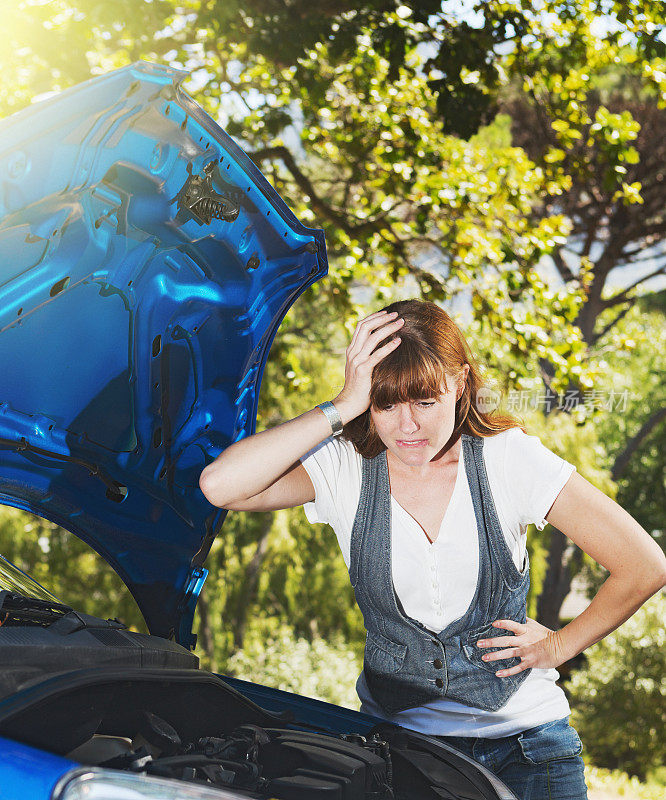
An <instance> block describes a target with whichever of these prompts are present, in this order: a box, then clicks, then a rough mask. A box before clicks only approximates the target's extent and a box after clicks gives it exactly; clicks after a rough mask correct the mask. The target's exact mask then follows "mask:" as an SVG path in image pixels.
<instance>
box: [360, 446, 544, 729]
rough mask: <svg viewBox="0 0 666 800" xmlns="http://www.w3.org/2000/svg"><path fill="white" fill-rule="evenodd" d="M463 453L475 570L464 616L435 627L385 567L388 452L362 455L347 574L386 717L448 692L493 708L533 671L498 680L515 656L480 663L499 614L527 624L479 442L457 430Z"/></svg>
mask: <svg viewBox="0 0 666 800" xmlns="http://www.w3.org/2000/svg"><path fill="white" fill-rule="evenodd" d="M461 458H463V462H464V465H465V471H466V473H467V480H468V483H469V488H470V492H471V495H472V503H473V506H474V514H475V516H476V524H477V530H478V536H479V573H478V577H477V584H476V591H475V593H474V597H473V599H472V602H471V604H470V606H469V608H468V609H467V611H466V612H465V614H463V616H462V617H460V618H459V619H457V620H455V621H454V622H452V623H451V624H450V625H448V626H447V627H446V628H445V629H444V630H443V631H440V632H439V633H435V632H434V631H430V630H429V629H428V628H426V627H425V626H424V625H423V624H422V623H420V622H418V621H417V620H415V619H412V618H411V617H408V616H407V615H406V614H405V612H404V610H403V608H402V605H401V603H400V601H399V599H398V597H397V595H396V593H395V589H394V587H393V577H392V573H391V503H390V501H391V495H390V485H389V474H388V463H387V460H386V451H385V450H384V451H382V452H381V453H379V455H377V456H375V457H374V458H371V459H366V458H363V459H362V481H361V496H360V499H359V504H358V508H357V510H356V517H355V519H354V526H353V528H352V533H351V550H350V565H349V574H350V578H351V582H352V586H353V587H354V592H355V594H356V602H357V603H358V605H359V607H360V609H361V612H362V613H363V620H364V623H365V627H366V631H367V635H366V642H365V657H364V662H363V672H364V675H365V680H366V683H367V685H368V688H369V689H370V692H371V693H372V696H373V698H374V699H375V700H376V702H377V703H378V704H379V705H380V706H381V707H382V708H383V709H384V710H385V711H386V712H388V713H389V714H395V713H397V712H398V711H404V710H405V709H406V708H413V707H414V706H419V705H422V704H424V703H429V702H432V701H433V700H438V699H443V698H447V699H449V700H455V701H457V702H459V703H463V704H464V705H467V706H473V707H475V708H481V709H484V710H486V711H497V710H498V709H499V708H501V707H502V706H503V705H504V704H505V703H506V702H507V700H508V699H509V698H510V697H511V695H512V694H514V692H515V691H516V690H517V689H518V687H519V686H520V684H521V683H522V682H523V681H524V680H525V678H526V677H527V675H528V673H529V672H530V670H529V669H528V670H524V671H523V672H519V673H518V674H517V675H512V676H509V677H504V678H498V677H497V676H496V675H495V672H496V671H497V670H500V669H508V668H509V667H513V666H515V665H517V664H518V663H520V662H519V659H518V658H508V659H501V660H499V661H490V662H485V661H482V660H481V656H482V655H483V654H484V653H489V652H494V651H496V650H499V649H501V648H478V647H477V646H476V642H477V641H478V640H479V639H483V638H486V637H490V636H512V635H513V634H510V633H509V631H506V630H503V629H500V628H493V627H492V625H491V623H492V622H494V620H496V619H513V620H515V621H517V622H520V623H524V622H525V619H526V597H527V590H528V588H529V582H530V578H529V563H528V560H527V556H526V557H525V559H526V560H525V565H524V568H523V572H522V573H521V572H519V571H518V570H517V569H516V566H515V564H514V562H513V558H512V557H511V552H510V551H509V547H508V545H507V543H506V540H505V538H504V534H503V533H502V529H501V527H500V522H499V519H498V517H497V511H496V510H495V504H494V502H493V498H492V495H491V492H490V485H489V483H488V476H487V474H486V468H485V464H484V461H483V438H480V437H477V436H470V435H468V434H462V450H461Z"/></svg>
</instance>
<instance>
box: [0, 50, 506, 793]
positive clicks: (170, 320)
mask: <svg viewBox="0 0 666 800" xmlns="http://www.w3.org/2000/svg"><path fill="white" fill-rule="evenodd" d="M184 77H185V75H184V73H182V72H180V71H177V70H174V69H171V68H169V67H165V66H160V65H155V64H148V63H137V64H134V65H132V66H130V67H127V68H125V69H121V70H118V71H116V72H112V73H110V74H108V75H104V76H102V77H99V78H94V79H93V80H90V81H87V82H86V83H83V84H81V85H79V86H77V87H74V88H73V89H70V90H68V91H65V92H63V93H62V94H60V95H58V96H56V97H53V98H51V99H48V100H45V101H43V102H41V103H37V104H35V105H33V106H32V107H30V108H27V109H25V110H23V111H21V112H19V113H18V114H15V115H14V116H12V117H10V118H8V119H6V120H4V121H3V122H2V123H1V124H0V502H1V503H3V504H7V505H11V506H15V507H17V508H21V509H24V510H26V511H29V512H31V513H33V514H36V515H38V516H40V517H43V518H45V519H48V520H51V521H52V522H54V523H57V524H58V525H60V526H62V527H63V528H66V529H67V530H69V531H71V532H72V533H73V534H75V535H76V536H78V537H80V538H81V539H82V540H84V541H85V542H87V543H88V544H89V545H90V546H91V547H93V548H94V549H95V550H96V551H97V552H98V553H100V554H101V555H102V556H103V557H104V558H105V559H106V561H107V562H108V563H109V564H110V565H111V566H112V567H113V569H114V570H115V571H116V572H117V573H118V575H120V577H121V578H122V580H123V581H124V583H125V584H126V586H127V587H128V589H129V591H130V592H131V593H132V595H133V596H134V598H135V599H136V602H137V604H138V606H139V609H140V610H141V613H142V614H143V616H144V618H145V621H146V624H147V629H148V631H149V632H150V633H149V634H141V633H135V632H132V631H129V630H127V629H126V628H125V626H124V625H123V624H122V622H119V621H118V620H117V619H113V618H111V619H105V620H104V619H97V618H95V617H91V616H88V615H86V614H84V613H81V612H80V611H78V610H77V609H76V608H72V607H71V606H69V605H67V599H66V598H58V597H55V596H53V595H52V594H51V593H50V592H49V591H48V589H47V588H44V587H43V586H41V585H40V584H38V583H36V582H35V581H34V580H33V579H32V578H31V577H30V576H29V575H26V574H24V573H23V572H21V571H20V570H19V569H18V568H17V567H16V566H14V565H12V564H11V563H10V562H9V561H7V560H5V559H4V558H0V798H1V800H48V799H50V800H83V799H84V798H86V799H87V800H142V799H143V798H146V799H147V798H151V800H173V799H175V798H179V799H182V800H197V799H200V800H206V799H209V800H215V798H218V800H224V799H225V798H226V799H227V800H231V799H232V798H236V799H240V798H249V797H252V798H284V800H325V799H329V798H330V800H371V799H372V800H389V798H409V800H421V799H423V800H429V799H430V798H432V799H433V800H434V799H435V798H439V799H440V800H441V798H459V800H463V799H464V800H512V798H513V795H512V794H511V792H509V790H508V789H506V788H505V787H504V786H503V784H502V783H501V782H500V781H499V780H497V778H495V777H494V776H492V775H491V774H490V773H488V772H487V771H486V770H484V769H483V768H482V767H480V766H479V765H477V764H475V763H474V762H473V761H471V760H470V759H468V758H466V757H465V756H463V755H462V754H460V753H458V752H457V751H455V750H453V749H451V748H449V747H447V746H445V745H444V744H442V743H441V742H439V741H438V740H436V739H433V738H430V737H428V736H424V735H421V734H418V733H415V732H413V731H409V730H406V729H403V728H400V727H397V726H395V725H389V724H387V723H385V722H382V721H381V720H378V719H374V718H372V717H368V716H366V715H364V714H360V713H357V712H354V711H350V710H348V709H344V708H341V707H338V706H334V705H330V704H328V703H323V702H319V701H316V700H312V699H309V698H305V697H301V696H299V695H294V694H290V693H287V692H282V691H278V690H275V689H271V688H268V687H265V686H261V685H257V684H254V683H249V682H245V681H240V680H236V679H232V678H227V677H225V676H219V675H215V674H212V673H209V672H205V671H203V670H201V669H199V668H198V666H199V665H198V659H197V658H196V656H195V655H194V654H193V652H192V650H193V647H194V644H195V636H194V635H193V633H192V622H193V615H194V612H195V607H196V602H197V597H198V595H199V593H200V591H201V587H202V585H203V583H204V580H205V578H206V568H205V561H206V556H207V554H208V552H209V550H210V547H211V544H212V542H213V541H214V539H215V536H216V535H217V533H218V532H219V530H220V527H221V526H222V524H223V522H224V517H225V514H226V512H225V511H223V510H220V509H217V508H213V507H212V506H211V505H210V504H209V503H208V502H207V501H206V500H205V498H204V497H203V495H202V493H201V491H200V490H199V486H198V478H199V474H200V473H201V471H202V469H203V468H204V466H205V465H206V464H207V463H208V462H209V461H210V460H212V458H214V457H215V456H216V455H217V454H218V453H219V452H220V451H221V450H223V449H224V448H225V447H227V446H228V445H229V444H230V443H232V442H234V441H236V440H237V439H239V438H240V437H243V436H246V435H248V434H250V433H252V432H253V430H254V425H255V420H256V412H257V398H258V392H259V385H260V381H261V376H262V372H263V369H264V365H265V363H266V358H267V355H268V352H269V348H270V346H271V342H272V340H273V337H274V336H275V333H276V331H277V329H278V327H279V325H280V322H281V321H282V319H283V318H284V316H285V314H286V312H287V310H288V309H289V308H290V306H291V305H292V304H293V303H294V302H295V301H296V300H297V298H298V297H299V295H300V294H301V293H302V292H303V291H304V290H305V289H306V288H307V287H308V286H310V285H311V284H312V283H313V282H314V281H316V280H318V279H320V278H321V277H323V276H324V275H325V274H326V272H327V260H326V247H325V242H324V236H323V232H322V231H320V230H311V229H309V228H306V227H305V226H303V225H302V224H301V223H300V222H299V221H298V220H297V219H296V218H295V217H294V215H293V214H292V213H291V212H290V210H289V209H288V208H287V206H286V205H285V203H284V202H283V201H282V200H281V199H280V197H279V196H278V195H277V193H276V192H275V190H274V189H273V188H272V187H271V185H270V184H269V183H268V182H267V181H266V180H265V179H264V177H263V176H262V175H261V173H260V171H259V170H258V169H257V167H256V166H255V165H254V164H253V162H252V161H251V160H250V158H249V157H248V156H247V155H246V154H245V153H244V152H243V151H242V150H241V149H240V148H239V147H238V145H237V144H235V143H234V141H232V140H231V139H230V138H229V137H228V136H227V135H226V134H225V133H224V131H222V130H221V129H220V128H219V127H218V126H217V125H216V124H215V123H214V122H213V120H212V119H211V118H210V117H209V116H207V115H206V114H205V113H204V111H203V110H202V109H201V108H200V107H199V106H198V105H197V104H196V103H195V102H194V101H193V100H192V99H191V98H190V97H189V96H188V95H187V94H186V93H185V92H184V91H183V90H182V89H181V86H180V84H181V82H182V80H183V78H184ZM108 613H109V617H114V616H115V614H114V609H113V608H109V612H108ZM513 800H515V798H513Z"/></svg>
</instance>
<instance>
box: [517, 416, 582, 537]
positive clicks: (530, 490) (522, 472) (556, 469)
mask: <svg viewBox="0 0 666 800" xmlns="http://www.w3.org/2000/svg"><path fill="white" fill-rule="evenodd" d="M575 471H576V467H575V466H574V465H573V464H570V463H569V462H568V461H565V460H564V459H563V458H561V457H560V456H558V455H557V454H556V453H553V452H552V450H549V449H548V448H547V447H545V446H544V445H543V444H542V443H541V440H540V439H539V437H538V436H530V435H528V434H526V433H523V431H522V430H521V429H520V428H511V429H510V431H508V432H507V437H506V450H505V454H504V479H505V482H506V486H507V487H508V491H509V494H510V497H511V499H512V502H513V503H514V504H515V511H516V512H517V516H518V518H519V520H520V522H521V524H522V525H529V524H534V525H536V527H537V528H538V529H539V530H542V529H543V528H544V527H545V526H546V525H547V524H548V523H547V520H546V514H547V513H548V512H549V511H550V508H551V506H552V505H553V503H554V502H555V500H556V498H557V496H558V494H559V493H560V492H561V491H562V489H563V488H564V484H565V483H566V482H567V481H568V480H569V478H570V477H571V474H572V473H573V472H575Z"/></svg>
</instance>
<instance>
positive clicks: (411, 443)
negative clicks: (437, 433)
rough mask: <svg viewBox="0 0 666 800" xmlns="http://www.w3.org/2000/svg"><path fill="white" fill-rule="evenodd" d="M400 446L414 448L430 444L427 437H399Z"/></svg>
mask: <svg viewBox="0 0 666 800" xmlns="http://www.w3.org/2000/svg"><path fill="white" fill-rule="evenodd" d="M397 444H398V447H407V448H414V447H423V446H424V445H426V444H428V440H427V439H413V440H410V439H402V440H401V439H398V441H397Z"/></svg>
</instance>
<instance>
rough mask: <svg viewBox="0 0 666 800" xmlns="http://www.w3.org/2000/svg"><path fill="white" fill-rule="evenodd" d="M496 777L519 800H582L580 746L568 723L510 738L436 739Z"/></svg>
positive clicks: (584, 789)
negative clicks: (460, 752)
mask: <svg viewBox="0 0 666 800" xmlns="http://www.w3.org/2000/svg"><path fill="white" fill-rule="evenodd" d="M435 738H437V739H441V740H442V741H443V742H446V744H449V745H451V746H452V747H455V748H456V749H458V750H460V751H462V752H463V753H464V754H465V755H467V756H470V757H471V758H473V759H474V760H475V761H478V762H479V763H480V764H483V766H484V767H486V769H488V770H490V772H492V773H494V774H495V775H497V777H498V778H500V780H502V781H504V783H505V784H506V785H507V786H508V787H509V789H511V791H512V792H513V793H514V794H515V795H516V797H517V798H518V799H519V800H587V787H586V786H585V776H584V774H583V759H582V758H581V757H580V753H581V752H582V750H583V744H582V742H581V740H580V737H579V736H578V734H577V733H576V731H575V730H574V729H573V728H572V727H571V725H569V718H568V717H564V718H563V719H558V720H555V721H554V722H546V723H545V724H544V725H537V727H536V728H528V729H527V730H526V731H523V732H522V733H517V734H514V735H513V736H504V737H502V738H499V739H477V738H474V737H467V736H437V737H435Z"/></svg>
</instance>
